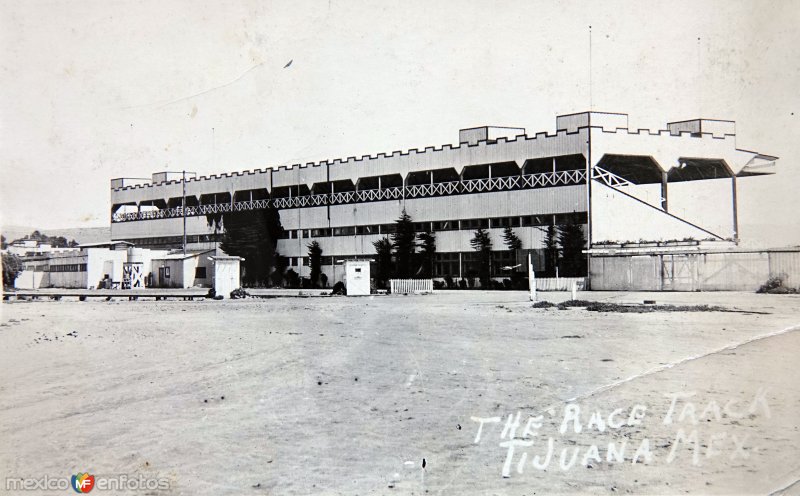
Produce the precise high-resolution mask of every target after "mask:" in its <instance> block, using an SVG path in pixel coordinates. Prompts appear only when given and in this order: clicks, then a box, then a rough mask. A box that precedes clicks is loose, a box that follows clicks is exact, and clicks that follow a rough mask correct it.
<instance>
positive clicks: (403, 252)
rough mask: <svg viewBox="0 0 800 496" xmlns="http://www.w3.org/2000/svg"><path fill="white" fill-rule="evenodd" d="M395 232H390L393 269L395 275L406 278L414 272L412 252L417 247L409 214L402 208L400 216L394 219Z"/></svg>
mask: <svg viewBox="0 0 800 496" xmlns="http://www.w3.org/2000/svg"><path fill="white" fill-rule="evenodd" d="M395 228H396V229H395V232H394V233H392V248H394V256H395V269H396V273H397V277H398V278H400V279H406V278H409V277H411V275H412V274H414V273H415V272H416V270H415V268H414V267H413V263H414V253H415V251H416V248H417V243H416V241H417V235H416V233H415V232H414V223H413V222H412V221H411V216H410V215H408V213H406V209H405V208H404V209H403V213H402V214H400V218H398V219H397V220H396V221H395Z"/></svg>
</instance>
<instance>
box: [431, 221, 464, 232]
mask: <svg viewBox="0 0 800 496" xmlns="http://www.w3.org/2000/svg"><path fill="white" fill-rule="evenodd" d="M433 230H434V231H458V221H457V220H438V221H435V222H434V223H433Z"/></svg>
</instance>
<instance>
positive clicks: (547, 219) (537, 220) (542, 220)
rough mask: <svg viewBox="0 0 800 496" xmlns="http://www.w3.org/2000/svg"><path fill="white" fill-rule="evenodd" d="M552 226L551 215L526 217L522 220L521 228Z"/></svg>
mask: <svg viewBox="0 0 800 496" xmlns="http://www.w3.org/2000/svg"><path fill="white" fill-rule="evenodd" d="M551 224H553V216H552V215H526V216H525V217H523V218H522V225H523V226H549V225H551Z"/></svg>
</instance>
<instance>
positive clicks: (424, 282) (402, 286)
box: [389, 279, 433, 294]
mask: <svg viewBox="0 0 800 496" xmlns="http://www.w3.org/2000/svg"><path fill="white" fill-rule="evenodd" d="M389 287H390V292H391V293H392V294H395V293H400V294H409V293H412V294H413V293H433V279H390V280H389Z"/></svg>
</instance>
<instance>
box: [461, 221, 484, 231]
mask: <svg viewBox="0 0 800 496" xmlns="http://www.w3.org/2000/svg"><path fill="white" fill-rule="evenodd" d="M488 227H489V219H467V220H462V221H461V230H462V231H467V230H471V229H480V228H484V229H486V228H488Z"/></svg>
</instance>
